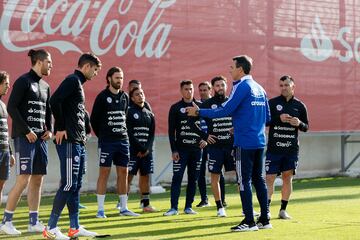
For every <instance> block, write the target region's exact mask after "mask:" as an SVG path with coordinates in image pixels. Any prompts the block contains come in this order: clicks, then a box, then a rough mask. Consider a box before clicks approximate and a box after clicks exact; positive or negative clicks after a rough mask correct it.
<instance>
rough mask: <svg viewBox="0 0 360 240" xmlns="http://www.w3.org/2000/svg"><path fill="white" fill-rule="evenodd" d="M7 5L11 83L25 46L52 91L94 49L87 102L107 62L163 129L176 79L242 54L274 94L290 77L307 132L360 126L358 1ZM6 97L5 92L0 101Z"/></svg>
mask: <svg viewBox="0 0 360 240" xmlns="http://www.w3.org/2000/svg"><path fill="white" fill-rule="evenodd" d="M62 2H63V1H61V0H57V1H46V0H45V1H44V0H42V1H29V0H27V1H25V0H12V1H3V4H2V5H0V14H1V20H0V21H1V22H0V24H1V25H0V29H1V32H0V34H1V35H0V40H1V42H0V69H2V70H6V71H8V72H9V73H10V74H11V81H12V82H13V81H14V80H15V79H16V78H17V77H18V76H19V75H20V74H22V73H24V72H25V71H28V69H29V67H30V61H29V59H28V58H27V57H26V55H27V51H28V50H29V49H30V48H40V47H42V48H46V49H47V50H49V51H50V52H51V54H52V58H53V62H54V68H53V71H52V74H51V76H50V77H48V78H47V79H46V80H47V81H48V82H49V83H50V85H51V87H52V89H53V90H55V89H56V87H57V86H58V84H59V83H60V82H61V81H62V80H63V79H64V77H65V76H66V75H67V74H69V73H71V72H72V71H73V70H74V67H75V66H76V63H77V59H78V57H79V56H80V54H81V52H87V51H92V52H94V53H95V54H97V55H98V56H99V57H100V58H101V60H102V62H103V68H102V70H101V72H100V74H99V75H98V77H96V78H95V79H93V80H92V81H91V82H88V83H86V85H85V91H86V98H87V100H86V101H87V108H88V109H89V110H91V108H92V104H93V101H94V98H95V96H96V95H97V94H98V93H99V92H100V91H101V90H102V89H103V88H104V86H105V77H104V76H105V74H106V71H107V69H109V68H110V67H112V66H115V65H116V66H120V67H121V68H123V70H124V72H125V85H126V84H127V82H128V80H130V79H134V78H135V79H139V80H141V81H142V83H143V88H144V89H145V93H146V97H147V100H148V101H149V102H150V103H151V105H152V107H153V109H154V111H155V114H156V118H157V133H158V134H166V133H167V115H168V110H169V107H170V105H171V104H172V103H174V102H175V101H178V100H179V99H180V94H179V81H180V80H182V79H192V80H193V81H194V82H195V83H196V84H195V87H197V84H198V83H199V82H200V81H204V80H210V79H211V78H212V77H213V76H215V75H219V74H222V75H225V76H226V77H228V78H229V83H231V79H230V75H229V74H228V68H229V65H230V64H231V58H232V57H233V56H235V55H239V54H248V55H250V56H251V57H253V59H254V68H253V71H252V74H253V76H254V78H255V79H257V81H258V82H260V83H261V84H262V85H263V86H264V87H265V89H266V90H267V92H268V95H269V97H274V96H276V95H277V94H278V93H279V91H278V86H277V85H278V79H279V78H280V77H281V76H282V75H284V74H290V75H292V76H293V77H294V79H295V81H296V96H297V97H298V98H300V99H302V100H303V101H304V102H305V104H306V105H307V107H308V111H309V117H310V127H311V131H316V132H318V131H337V132H339V131H353V130H358V129H360V111H359V110H360V104H359V101H360V100H359V97H358V96H359V91H360V85H359V84H358V82H357V81H358V76H357V71H359V62H360V54H359V43H360V29H359V27H360V24H359V23H358V20H356V19H358V18H359V16H358V15H359V12H360V11H359V10H360V5H357V4H356V3H351V4H345V3H344V1H335V0H329V1H326V2H323V1H321V2H320V1H310V0H302V1H280V0H272V1H228V0H216V1H207V0H197V1H190V0H181V1H180V0H162V1H160V0H142V1H131V0H127V1H125V0H124V1H123V0H117V1H115V0H106V1H105V0H104V1H68V2H69V3H68V4H63V3H62ZM5 99H6V98H5Z"/></svg>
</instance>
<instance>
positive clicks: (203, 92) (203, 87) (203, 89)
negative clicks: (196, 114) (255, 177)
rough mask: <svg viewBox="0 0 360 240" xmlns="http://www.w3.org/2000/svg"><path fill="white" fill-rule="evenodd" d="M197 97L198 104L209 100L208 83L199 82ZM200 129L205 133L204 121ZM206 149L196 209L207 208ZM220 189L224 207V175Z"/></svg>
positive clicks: (209, 86) (209, 88) (209, 90)
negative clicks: (198, 201)
mask: <svg viewBox="0 0 360 240" xmlns="http://www.w3.org/2000/svg"><path fill="white" fill-rule="evenodd" d="M198 90H199V95H200V102H201V103H203V102H205V101H206V100H208V99H209V98H211V85H210V83H209V82H208V81H205V82H201V83H200V84H199V86H198ZM201 128H202V129H203V131H207V125H206V123H205V121H204V120H201ZM207 149H208V147H205V148H204V149H203V153H202V161H201V167H200V175H199V179H198V188H199V192H200V196H201V201H200V203H199V204H198V205H196V207H208V206H210V204H209V199H208V196H207V192H206V163H207V161H208V150H207ZM220 189H221V200H222V203H223V205H224V206H226V202H225V179H224V175H223V174H222V172H221V174H220Z"/></svg>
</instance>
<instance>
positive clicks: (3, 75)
mask: <svg viewBox="0 0 360 240" xmlns="http://www.w3.org/2000/svg"><path fill="white" fill-rule="evenodd" d="M9 76H10V75H9V74H8V73H7V72H5V71H0V84H2V83H3V82H4V81H5V79H7V78H9Z"/></svg>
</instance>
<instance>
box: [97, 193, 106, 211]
mask: <svg viewBox="0 0 360 240" xmlns="http://www.w3.org/2000/svg"><path fill="white" fill-rule="evenodd" d="M96 198H97V203H98V211H104V203H105V195H100V194H96Z"/></svg>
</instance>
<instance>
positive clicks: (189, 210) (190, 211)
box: [184, 208, 197, 214]
mask: <svg viewBox="0 0 360 240" xmlns="http://www.w3.org/2000/svg"><path fill="white" fill-rule="evenodd" d="M184 213H185V214H197V212H195V211H194V210H193V209H192V208H185V209H184Z"/></svg>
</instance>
